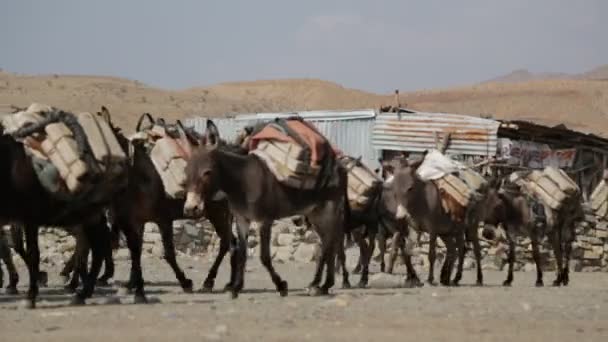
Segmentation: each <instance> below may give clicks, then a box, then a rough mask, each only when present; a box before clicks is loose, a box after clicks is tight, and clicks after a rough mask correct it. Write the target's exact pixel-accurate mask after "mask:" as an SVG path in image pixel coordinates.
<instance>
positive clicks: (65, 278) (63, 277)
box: [59, 275, 70, 284]
mask: <svg viewBox="0 0 608 342" xmlns="http://www.w3.org/2000/svg"><path fill="white" fill-rule="evenodd" d="M59 279H60V280H61V283H62V284H67V283H68V282H69V281H70V277H69V276H67V275H61V276H60V277H59Z"/></svg>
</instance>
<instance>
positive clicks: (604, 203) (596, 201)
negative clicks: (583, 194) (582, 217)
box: [589, 173, 608, 219]
mask: <svg viewBox="0 0 608 342" xmlns="http://www.w3.org/2000/svg"><path fill="white" fill-rule="evenodd" d="M606 180H608V174H607V173H605V174H604V178H603V179H602V180H601V181H600V183H599V184H598V185H597V186H596V187H595V189H594V190H593V192H592V193H591V197H590V198H589V199H590V202H591V209H593V211H594V213H595V215H596V216H597V217H598V218H599V219H605V218H607V217H608V184H607V183H606Z"/></svg>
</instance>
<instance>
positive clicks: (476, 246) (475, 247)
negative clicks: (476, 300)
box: [471, 230, 483, 286]
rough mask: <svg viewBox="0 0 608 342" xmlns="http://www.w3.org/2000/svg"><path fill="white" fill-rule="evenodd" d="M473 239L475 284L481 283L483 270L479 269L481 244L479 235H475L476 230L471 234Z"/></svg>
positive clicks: (479, 284)
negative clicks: (475, 271)
mask: <svg viewBox="0 0 608 342" xmlns="http://www.w3.org/2000/svg"><path fill="white" fill-rule="evenodd" d="M471 238H472V240H473V253H475V264H476V266H477V285H478V286H482V285H483V271H482V270H481V246H480V245H479V236H477V230H475V232H474V235H473V236H471Z"/></svg>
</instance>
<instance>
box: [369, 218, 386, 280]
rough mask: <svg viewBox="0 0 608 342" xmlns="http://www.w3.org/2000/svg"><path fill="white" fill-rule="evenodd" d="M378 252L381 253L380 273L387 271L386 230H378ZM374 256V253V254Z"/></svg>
mask: <svg viewBox="0 0 608 342" xmlns="http://www.w3.org/2000/svg"><path fill="white" fill-rule="evenodd" d="M377 236H378V250H379V251H380V272H382V273H384V272H385V271H386V262H385V261H384V256H385V255H386V229H384V228H382V227H381V228H380V229H378V235H377ZM372 255H373V253H372Z"/></svg>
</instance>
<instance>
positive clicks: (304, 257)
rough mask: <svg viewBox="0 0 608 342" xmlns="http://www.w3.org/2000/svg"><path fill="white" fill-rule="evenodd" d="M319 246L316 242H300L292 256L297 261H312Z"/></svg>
mask: <svg viewBox="0 0 608 342" xmlns="http://www.w3.org/2000/svg"><path fill="white" fill-rule="evenodd" d="M318 250H319V247H318V245H316V244H307V243H301V244H300V245H299V246H298V248H297V249H296V251H295V253H294V254H293V257H294V259H295V260H296V261H298V262H313V261H315V260H316V255H317V253H318Z"/></svg>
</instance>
